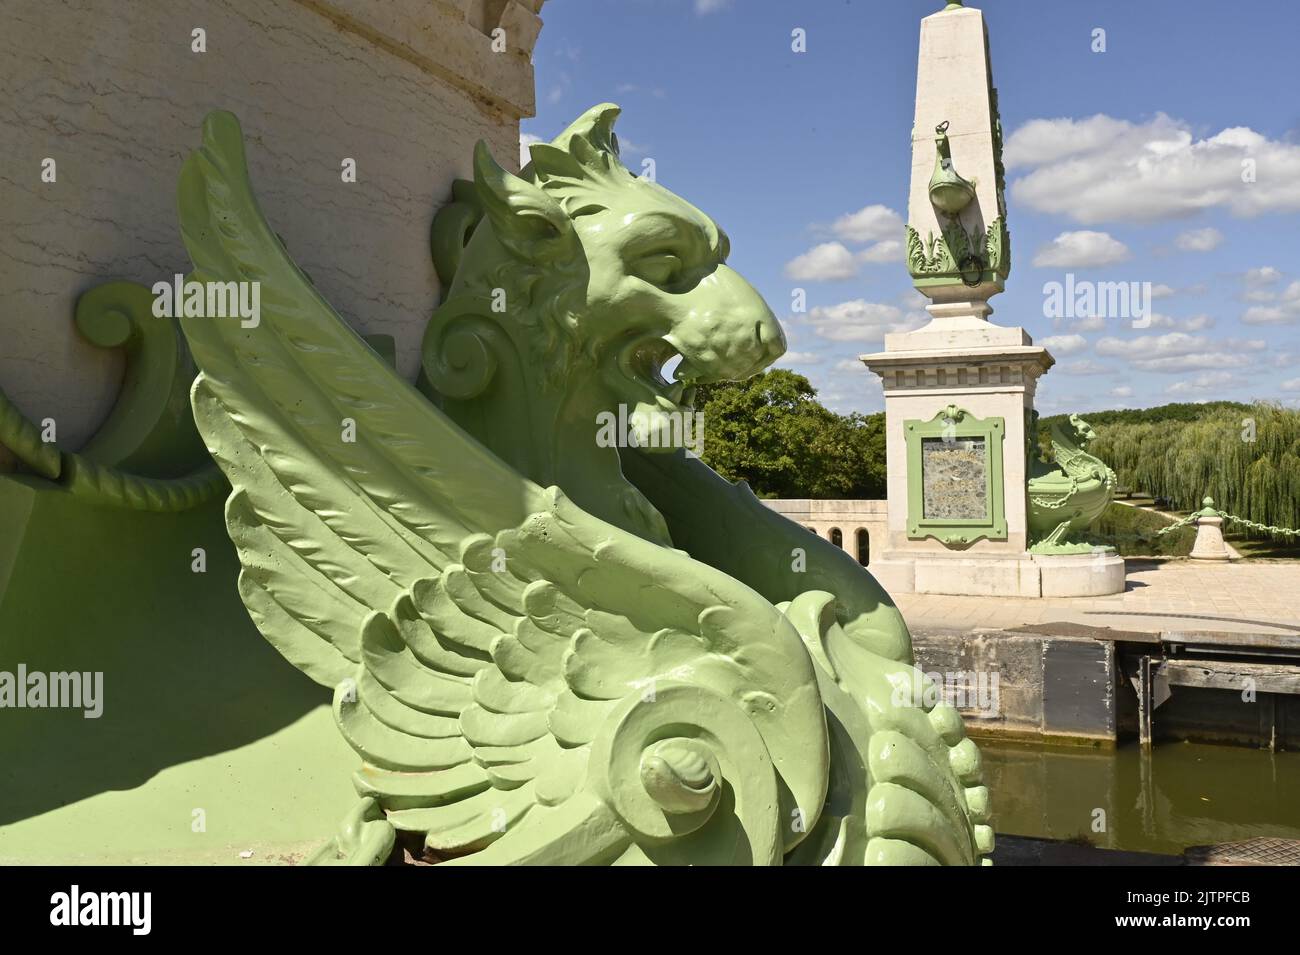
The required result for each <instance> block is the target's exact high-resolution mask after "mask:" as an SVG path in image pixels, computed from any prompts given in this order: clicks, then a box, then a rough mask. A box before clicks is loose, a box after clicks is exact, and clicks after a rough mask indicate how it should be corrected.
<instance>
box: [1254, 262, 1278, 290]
mask: <svg viewBox="0 0 1300 955" xmlns="http://www.w3.org/2000/svg"><path fill="white" fill-rule="evenodd" d="M1281 278H1282V273H1281V272H1279V271H1278V270H1277V269H1275V268H1273V266H1271V265H1264V266H1260V267H1259V268H1257V269H1247V270H1246V275H1245V279H1246V285H1247V286H1249V287H1250V288H1259V287H1260V286H1263V285H1275V284H1277V282H1278V281H1279V280H1280V279H1281Z"/></svg>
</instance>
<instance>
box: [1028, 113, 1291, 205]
mask: <svg viewBox="0 0 1300 955" xmlns="http://www.w3.org/2000/svg"><path fill="white" fill-rule="evenodd" d="M1006 163H1007V168H1008V169H1024V170H1028V172H1027V173H1026V174H1025V175H1023V176H1021V177H1020V178H1019V179H1017V180H1016V181H1015V182H1014V183H1013V184H1012V186H1011V192H1012V196H1013V197H1014V198H1015V199H1016V200H1017V201H1019V202H1023V203H1025V204H1026V205H1028V206H1030V207H1031V208H1033V209H1036V210H1037V211H1039V212H1048V213H1055V214H1058V215H1064V216H1068V217H1070V218H1072V219H1074V220H1075V221H1076V222H1080V223H1083V224H1085V225H1092V224H1095V223H1099V222H1151V221H1158V220H1163V219H1175V218H1180V217H1184V216H1189V215H1193V214H1195V213H1197V212H1200V211H1203V210H1206V209H1215V208H1222V209H1226V210H1228V211H1229V212H1231V213H1232V214H1234V215H1238V216H1257V215H1262V214H1264V213H1269V212H1295V211H1300V144H1294V143H1285V142H1280V141H1275V140H1270V139H1268V138H1267V137H1266V136H1263V135H1261V134H1259V133H1257V132H1255V131H1254V130H1252V129H1249V128H1246V127H1233V128H1230V129H1225V130H1223V131H1221V132H1219V133H1217V134H1215V135H1213V136H1210V137H1208V138H1204V139H1198V138H1196V136H1195V135H1194V134H1193V133H1192V131H1191V128H1190V126H1189V125H1188V124H1187V123H1185V122H1183V121H1181V120H1177V119H1174V118H1172V117H1170V116H1167V115H1165V114H1164V113H1160V114H1158V115H1156V116H1155V118H1153V119H1150V120H1148V121H1146V122H1144V123H1132V122H1129V121H1127V120H1120V119H1114V118H1113V117H1110V116H1104V115H1097V116H1092V117H1089V118H1087V119H1079V120H1076V119H1064V118H1062V119H1036V120H1032V121H1030V122H1028V123H1026V124H1025V125H1023V126H1021V127H1020V128H1019V129H1017V130H1016V131H1015V132H1014V133H1013V134H1012V135H1011V136H1010V137H1009V138H1008V140H1007V146H1006ZM1251 164H1253V168H1254V170H1255V172H1256V175H1255V177H1254V178H1255V181H1249V180H1250V179H1251V177H1250V176H1248V175H1247V172H1248V167H1249V166H1250V165H1251Z"/></svg>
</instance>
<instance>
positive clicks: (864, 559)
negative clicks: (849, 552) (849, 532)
mask: <svg viewBox="0 0 1300 955" xmlns="http://www.w3.org/2000/svg"><path fill="white" fill-rule="evenodd" d="M856 536H857V539H858V541H857V543H858V563H859V564H861V565H862V566H863V567H866V566H867V564H869V563H870V562H871V535H870V534H868V533H867V529H866V528H865V527H859V528H858V533H857V535H856Z"/></svg>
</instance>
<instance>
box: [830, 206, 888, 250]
mask: <svg viewBox="0 0 1300 955" xmlns="http://www.w3.org/2000/svg"><path fill="white" fill-rule="evenodd" d="M831 232H833V233H834V234H835V237H836V238H838V239H844V240H845V241H847V242H883V241H885V240H886V239H895V240H896V239H897V238H898V237H899V236H900V235H902V234H903V217H902V216H900V215H899V214H898V213H897V212H895V211H894V210H893V209H891V208H889V207H888V206H882V205H874V206H866V207H864V208H862V209H859V210H858V211H857V212H850V213H849V214H848V215H843V216H840V217H839V218H838V219H836V220H835V222H834V223H832V225H831Z"/></svg>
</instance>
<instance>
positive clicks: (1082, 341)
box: [1038, 335, 1088, 355]
mask: <svg viewBox="0 0 1300 955" xmlns="http://www.w3.org/2000/svg"><path fill="white" fill-rule="evenodd" d="M1038 344H1040V345H1042V346H1043V347H1044V348H1046V349H1047V350H1048V351H1050V352H1052V353H1054V354H1057V355H1073V354H1074V353H1075V352H1081V351H1083V350H1084V349H1086V348H1087V347H1088V340H1087V339H1086V338H1084V337H1083V336H1082V335H1049V336H1048V337H1047V338H1044V339H1043V340H1042V341H1041V342H1039V343H1038Z"/></svg>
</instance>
